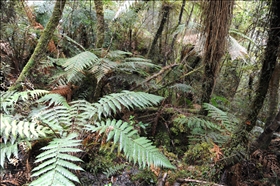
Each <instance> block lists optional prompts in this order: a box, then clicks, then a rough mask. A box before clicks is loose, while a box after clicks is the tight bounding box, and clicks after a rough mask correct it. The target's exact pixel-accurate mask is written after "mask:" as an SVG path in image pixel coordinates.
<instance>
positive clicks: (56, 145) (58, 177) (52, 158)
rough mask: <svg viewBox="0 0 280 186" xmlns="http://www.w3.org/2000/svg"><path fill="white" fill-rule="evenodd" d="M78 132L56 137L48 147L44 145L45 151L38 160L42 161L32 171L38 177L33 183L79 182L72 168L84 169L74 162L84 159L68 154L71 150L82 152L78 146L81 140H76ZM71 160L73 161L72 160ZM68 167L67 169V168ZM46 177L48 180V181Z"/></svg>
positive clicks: (67, 183)
mask: <svg viewBox="0 0 280 186" xmlns="http://www.w3.org/2000/svg"><path fill="white" fill-rule="evenodd" d="M76 137H77V134H75V133H72V134H69V135H68V136H67V137H65V138H61V139H58V138H55V139H53V140H52V141H51V142H50V144H49V145H48V146H46V147H43V148H42V149H43V150H46V151H45V152H43V153H41V154H39V155H38V156H37V160H36V161H35V163H36V162H37V163H38V162H42V161H43V163H41V164H40V165H38V166H37V167H35V168H34V169H33V170H32V172H33V174H32V177H37V176H39V178H37V179H36V180H34V181H33V182H32V183H31V185H65V186H68V185H75V184H74V183H73V182H72V181H75V182H78V183H79V179H78V177H77V176H76V175H74V174H73V173H71V172H70V171H69V170H68V169H70V170H83V169H82V168H81V167H79V166H77V165H76V164H74V163H72V162H77V161H82V160H80V159H79V158H77V157H74V156H72V155H69V154H66V153H71V152H81V150H80V149H78V148H77V147H78V146H79V145H81V143H80V142H81V141H80V140H75V138H76ZM70 161H71V162H70ZM65 167H66V168H67V169H66V168H65ZM46 179H47V180H48V181H47V182H46Z"/></svg>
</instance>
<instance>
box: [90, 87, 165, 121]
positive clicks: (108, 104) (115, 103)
mask: <svg viewBox="0 0 280 186" xmlns="http://www.w3.org/2000/svg"><path fill="white" fill-rule="evenodd" d="M162 99H163V97H160V96H156V95H153V94H148V93H145V92H131V91H123V92H121V93H113V94H110V95H107V96H105V97H103V98H101V99H100V100H99V101H98V102H97V103H93V104H92V105H93V106H94V107H95V108H96V110H95V112H94V113H93V114H98V117H99V119H100V118H101V115H104V116H105V117H107V116H110V115H111V114H112V112H113V113H114V114H115V113H116V112H117V111H120V110H121V109H122V106H124V107H126V108H128V109H134V108H146V107H149V106H152V105H157V104H158V103H159V102H160V101H161V100H162Z"/></svg>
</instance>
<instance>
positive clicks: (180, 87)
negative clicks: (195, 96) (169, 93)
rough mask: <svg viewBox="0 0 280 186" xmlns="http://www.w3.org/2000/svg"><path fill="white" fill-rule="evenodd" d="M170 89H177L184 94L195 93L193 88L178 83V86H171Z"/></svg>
mask: <svg viewBox="0 0 280 186" xmlns="http://www.w3.org/2000/svg"><path fill="white" fill-rule="evenodd" d="M169 88H171V89H175V90H178V91H180V92H184V93H189V92H194V89H193V87H192V86H190V85H186V84H183V83H176V84H174V85H172V86H170V87H169Z"/></svg>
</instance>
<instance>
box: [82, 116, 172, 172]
mask: <svg viewBox="0 0 280 186" xmlns="http://www.w3.org/2000/svg"><path fill="white" fill-rule="evenodd" d="M96 125H97V126H92V125H87V126H86V130H89V131H92V132H95V131H98V132H99V133H100V134H102V133H105V131H107V132H106V133H105V134H107V141H109V140H111V139H112V138H113V137H114V139H113V143H114V144H116V143H118V144H119V151H123V152H124V154H125V156H126V157H127V159H128V160H129V161H133V162H134V163H138V165H139V166H140V167H145V166H146V165H148V166H150V165H154V166H163V167H167V168H175V167H174V166H173V165H171V163H170V162H169V160H168V159H167V158H166V157H165V156H164V155H163V154H162V153H160V152H159V150H158V149H157V148H156V147H155V146H153V145H152V142H151V141H150V140H148V139H147V138H145V137H138V135H136V134H137V131H136V130H135V129H133V127H132V126H131V125H129V124H128V123H127V122H122V121H121V120H119V121H116V120H110V119H107V120H106V122H104V121H101V122H100V123H99V122H97V124H96ZM108 131H109V133H108Z"/></svg>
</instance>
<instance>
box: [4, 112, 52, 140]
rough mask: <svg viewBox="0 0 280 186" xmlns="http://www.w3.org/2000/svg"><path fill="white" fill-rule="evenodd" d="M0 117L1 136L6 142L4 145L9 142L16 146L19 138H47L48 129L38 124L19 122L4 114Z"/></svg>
mask: <svg viewBox="0 0 280 186" xmlns="http://www.w3.org/2000/svg"><path fill="white" fill-rule="evenodd" d="M0 117H1V128H0V136H1V137H2V139H3V140H4V143H7V142H8V141H9V142H10V143H11V144H14V143H15V142H16V141H17V139H18V138H22V139H36V138H38V137H45V136H46V132H47V128H46V127H43V126H42V125H40V124H38V123H36V122H28V121H17V120H15V119H12V118H11V117H9V116H7V115H3V114H1V115H0Z"/></svg>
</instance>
